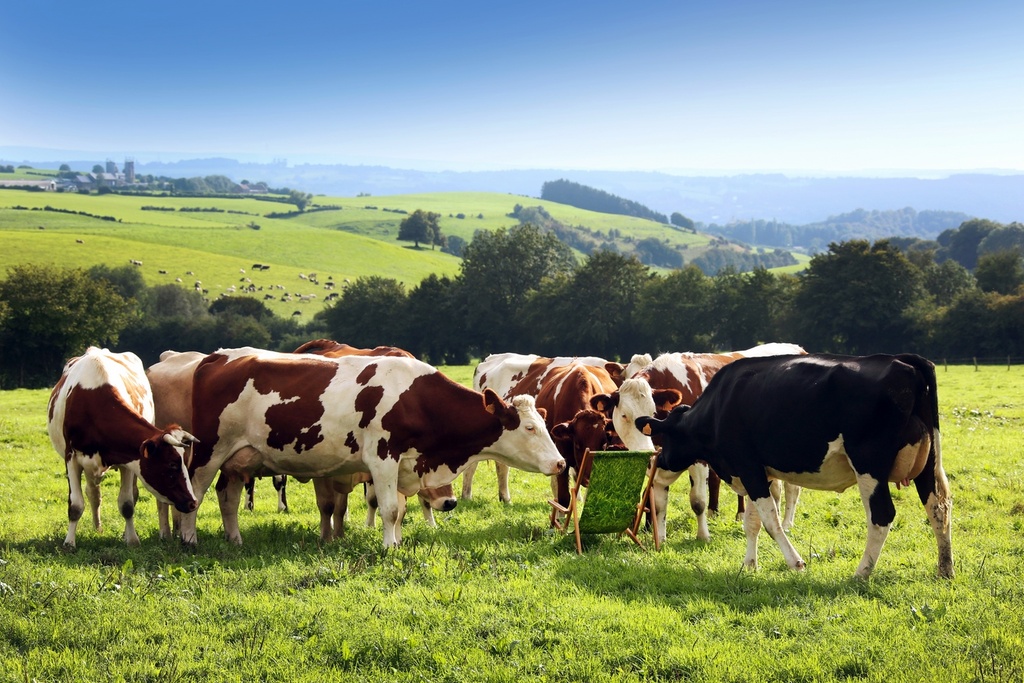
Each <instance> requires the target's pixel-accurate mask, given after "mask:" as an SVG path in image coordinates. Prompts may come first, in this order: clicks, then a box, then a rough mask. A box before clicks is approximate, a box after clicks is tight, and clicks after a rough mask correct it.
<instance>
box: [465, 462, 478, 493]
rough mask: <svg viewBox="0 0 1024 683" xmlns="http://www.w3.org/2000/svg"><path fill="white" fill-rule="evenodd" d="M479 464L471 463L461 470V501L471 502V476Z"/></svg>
mask: <svg viewBox="0 0 1024 683" xmlns="http://www.w3.org/2000/svg"><path fill="white" fill-rule="evenodd" d="M478 464H480V463H479V462H471V463H469V464H468V465H466V469H464V470H462V500H473V475H474V474H476V466H477V465H478Z"/></svg>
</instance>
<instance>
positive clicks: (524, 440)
mask: <svg viewBox="0 0 1024 683" xmlns="http://www.w3.org/2000/svg"><path fill="white" fill-rule="evenodd" d="M484 408H485V409H486V410H487V412H489V413H491V414H492V415H494V416H495V417H496V418H497V419H498V422H499V423H500V424H501V428H502V433H501V436H499V437H498V440H497V441H495V442H494V443H493V444H492V445H491V446H490V447H489V448H488V451H487V452H488V453H489V454H490V455H491V456H492V457H494V459H495V460H497V461H498V462H501V463H503V464H505V465H508V466H510V467H515V468H517V469H520V470H525V471H527V472H540V473H541V474H549V475H551V474H559V473H560V472H562V471H563V470H564V469H565V460H563V459H562V456H561V454H559V452H558V449H557V448H556V447H555V442H554V441H552V440H551V435H550V434H548V430H547V427H546V426H545V424H544V415H543V414H542V412H541V411H539V410H537V404H536V402H535V401H534V398H533V396H527V395H520V396H514V397H513V398H512V399H511V400H510V401H509V402H508V403H505V402H504V401H502V400H501V397H500V396H498V394H496V393H495V392H494V391H492V390H491V389H485V390H484Z"/></svg>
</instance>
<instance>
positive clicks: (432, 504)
mask: <svg viewBox="0 0 1024 683" xmlns="http://www.w3.org/2000/svg"><path fill="white" fill-rule="evenodd" d="M292 353H315V354H317V355H320V356H326V357H328V358H342V357H344V356H396V357H399V358H416V356H414V355H413V354H411V353H409V352H408V351H406V350H405V349H401V348H398V347H397V346H375V347H374V348H372V349H361V348H358V347H355V346H350V345H349V344H341V343H339V342H336V341H334V340H333V339H314V340H313V341H308V342H306V343H305V344H303V345H301V346H300V347H299V348H297V349H295V351H293V352H292ZM275 480H276V478H275ZM313 483H314V489H315V490H316V502H317V508H318V509H319V510H320V538H321V540H323V541H329V540H330V539H331V538H340V537H341V535H342V534H343V533H344V523H345V519H346V517H347V516H348V494H349V493H351V492H352V489H353V487H354V486H355V485H356V484H360V483H361V484H362V485H363V498H364V499H365V500H366V506H367V514H366V525H367V526H370V527H372V526H374V519H375V517H376V512H377V493H376V491H375V489H374V485H373V480H372V479H370V477H369V476H364V475H362V474H360V475H358V476H357V477H355V478H353V477H351V476H343V477H340V478H339V480H338V481H335V482H333V483H330V482H317V481H316V480H314V482H313ZM329 491H334V492H335V494H336V495H335V496H334V500H333V501H332V500H331V499H330V495H329V493H328V492H329ZM416 496H417V498H419V501H420V508H421V509H422V510H423V517H424V519H426V522H427V524H428V525H429V526H437V522H436V520H435V519H434V510H438V511H439V512H447V511H450V510H453V509H455V506H456V505H457V504H458V500H457V499H456V498H455V491H454V489H453V488H452V485H451V484H446V485H444V486H441V487H438V488H436V489H435V488H427V487H421V488H420V490H419V491H417V492H416Z"/></svg>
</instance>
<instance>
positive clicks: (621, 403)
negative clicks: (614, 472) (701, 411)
mask: <svg viewBox="0 0 1024 683" xmlns="http://www.w3.org/2000/svg"><path fill="white" fill-rule="evenodd" d="M680 400H682V395H681V394H680V393H679V392H678V391H676V390H675V389H659V390H657V391H652V390H651V385H650V384H648V383H647V381H646V380H644V379H627V380H626V381H624V382H623V383H622V386H620V387H619V390H618V391H616V392H615V393H613V394H598V395H596V396H594V397H593V398H591V399H590V406H591V407H592V408H594V409H595V410H598V411H600V412H602V413H604V414H605V415H607V416H609V417H611V420H612V425H613V427H614V429H615V431H616V433H618V435H619V438H620V439H622V443H623V444H625V445H626V448H628V449H629V450H631V451H653V450H654V442H653V441H652V440H651V437H650V436H649V435H645V434H642V433H641V432H640V431H639V430H638V429H637V428H636V427H635V426H634V424H635V421H636V419H637V418H639V417H649V416H652V415H654V414H655V412H656V411H657V410H658V409H662V410H668V409H669V408H671V407H673V406H675V405H677V404H678V403H679V401H680Z"/></svg>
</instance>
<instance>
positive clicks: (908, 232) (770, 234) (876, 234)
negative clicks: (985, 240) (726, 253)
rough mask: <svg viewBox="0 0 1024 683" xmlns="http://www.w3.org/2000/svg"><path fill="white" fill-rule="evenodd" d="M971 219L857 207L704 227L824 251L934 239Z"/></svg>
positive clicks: (951, 214)
mask: <svg viewBox="0 0 1024 683" xmlns="http://www.w3.org/2000/svg"><path fill="white" fill-rule="evenodd" d="M970 218H971V216H968V215H967V214H964V213H958V212H954V211H920V212H918V211H915V210H914V209H912V208H909V207H908V208H904V209H899V210H898V211H867V210H865V209H857V210H856V211H851V212H849V213H844V214H840V215H838V216H829V217H828V218H827V219H826V220H824V221H819V222H817V223H808V224H806V225H792V224H789V223H783V222H780V221H770V220H752V221H735V222H733V223H729V224H728V225H718V224H715V223H713V224H711V225H706V226H702V229H703V230H704V231H706V232H708V233H710V234H712V235H720V236H722V237H725V238H727V239H730V240H735V241H738V242H744V243H746V244H757V245H762V246H767V247H781V248H784V249H795V248H799V249H803V250H806V251H809V252H812V253H813V252H818V251H824V250H825V249H827V248H828V245H829V243H830V242H843V241H846V240H851V239H867V240H877V239H882V238H884V237H917V238H920V239H926V240H934V239H935V238H936V237H938V236H939V233H941V232H942V231H944V230H950V229H954V228H957V227H959V226H960V224H961V223H963V222H964V221H967V220H969V219H970Z"/></svg>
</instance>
